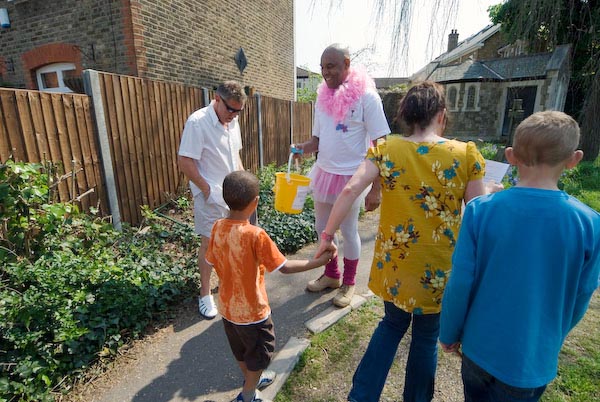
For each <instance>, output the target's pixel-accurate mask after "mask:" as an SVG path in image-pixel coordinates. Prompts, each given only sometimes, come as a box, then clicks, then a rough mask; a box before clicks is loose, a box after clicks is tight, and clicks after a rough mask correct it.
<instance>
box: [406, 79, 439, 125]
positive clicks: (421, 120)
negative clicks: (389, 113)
mask: <svg viewBox="0 0 600 402" xmlns="http://www.w3.org/2000/svg"><path fill="white" fill-rule="evenodd" d="M445 108H446V96H445V94H444V87H443V86H442V85H440V84H438V83H437V82H433V81H423V82H420V83H417V84H415V85H413V86H412V87H411V88H410V89H409V90H408V93H407V94H406V95H405V96H404V98H402V101H400V107H399V108H398V116H399V117H400V119H402V120H403V121H404V122H405V123H406V125H407V126H408V127H409V128H410V131H411V132H412V131H413V130H414V128H415V126H419V127H420V128H421V129H424V128H425V127H427V126H428V125H429V124H430V123H431V121H432V120H433V118H434V117H435V115H436V114H438V113H439V112H440V111H441V110H444V109H445Z"/></svg>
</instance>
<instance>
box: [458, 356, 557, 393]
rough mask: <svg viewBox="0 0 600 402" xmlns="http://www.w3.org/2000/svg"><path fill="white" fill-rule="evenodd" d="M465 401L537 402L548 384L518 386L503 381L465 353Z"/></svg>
mask: <svg viewBox="0 0 600 402" xmlns="http://www.w3.org/2000/svg"><path fill="white" fill-rule="evenodd" d="M462 378H463V385H464V390H465V402H537V401H538V400H539V399H540V397H541V396H542V394H543V393H544V390H545V389H546V386H545V385H543V386H541V387H538V388H517V387H513V386H512V385H508V384H506V383H503V382H502V381H500V380H498V379H496V378H495V377H493V376H492V375H490V374H489V373H488V372H487V371H485V370H484V369H482V368H481V367H479V366H478V365H477V364H475V362H473V360H471V359H469V358H468V357H467V356H464V355H463V360H462Z"/></svg>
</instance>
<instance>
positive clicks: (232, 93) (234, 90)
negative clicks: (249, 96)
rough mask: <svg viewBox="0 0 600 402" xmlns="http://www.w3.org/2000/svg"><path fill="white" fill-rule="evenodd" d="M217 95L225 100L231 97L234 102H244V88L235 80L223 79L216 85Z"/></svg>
mask: <svg viewBox="0 0 600 402" xmlns="http://www.w3.org/2000/svg"><path fill="white" fill-rule="evenodd" d="M217 95H219V96H220V97H221V99H225V100H226V101H228V100H230V99H232V100H234V101H236V102H240V103H244V102H246V93H245V92H244V88H242V86H241V85H240V83H239V82H237V81H225V82H224V83H222V84H221V85H219V86H218V87H217Z"/></svg>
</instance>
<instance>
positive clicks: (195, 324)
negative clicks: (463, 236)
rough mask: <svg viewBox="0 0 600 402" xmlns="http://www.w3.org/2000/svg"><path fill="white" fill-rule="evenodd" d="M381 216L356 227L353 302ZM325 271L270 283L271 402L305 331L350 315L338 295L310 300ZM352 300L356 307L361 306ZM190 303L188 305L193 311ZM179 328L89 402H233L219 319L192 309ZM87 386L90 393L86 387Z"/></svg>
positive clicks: (362, 290)
mask: <svg viewBox="0 0 600 402" xmlns="http://www.w3.org/2000/svg"><path fill="white" fill-rule="evenodd" d="M378 218H379V215H378V212H371V213H367V214H365V216H364V217H363V219H362V220H361V222H360V225H359V226H360V234H361V239H362V242H363V246H362V250H363V252H362V256H361V259H360V263H359V268H358V276H357V292H356V293H357V294H358V295H361V294H367V292H368V290H367V279H368V276H369V270H370V264H371V260H372V258H373V245H374V238H375V235H376V230H377V222H378ZM315 250H316V245H310V246H307V247H305V248H303V249H302V250H300V251H299V252H298V253H297V254H295V255H290V256H288V258H290V259H294V258H309V257H310V256H312V255H313V254H314V252H315ZM321 272H322V268H319V269H317V270H314V271H309V272H305V273H301V274H295V275H285V274H281V273H274V274H271V275H267V277H266V283H267V293H268V295H269V300H270V303H271V308H272V311H273V321H274V323H275V334H276V338H277V345H276V353H277V355H276V357H275V360H274V361H273V363H272V364H271V366H270V369H274V370H275V371H277V372H278V376H279V377H280V379H279V380H278V381H276V382H275V383H274V384H273V385H271V386H270V387H268V388H266V389H265V390H264V391H263V395H265V397H269V398H274V396H275V394H276V392H277V391H278V390H279V388H280V387H281V386H282V385H283V383H284V381H285V378H287V375H288V374H289V371H290V370H291V369H292V368H293V366H294V364H295V363H296V362H297V358H298V356H299V354H300V353H302V351H303V350H304V349H305V348H306V346H308V344H309V340H308V338H309V337H310V331H309V330H308V329H307V327H306V323H307V322H308V323H309V325H310V326H311V330H312V331H313V332H314V331H319V330H321V329H323V328H324V327H326V326H328V325H331V324H333V323H334V322H335V321H336V320H337V319H339V318H340V317H341V316H343V314H344V313H347V312H348V311H349V310H350V309H349V308H347V309H346V310H344V311H340V310H343V309H337V308H335V307H333V305H332V303H331V299H332V298H333V296H334V295H335V291H329V292H327V291H325V292H321V293H310V292H307V291H306V290H305V287H306V283H307V282H308V281H309V280H311V279H315V278H316V277H318V276H319V275H320V274H321ZM361 299H362V298H361V297H356V298H355V300H354V301H353V304H360V302H361ZM192 303H193V304H192ZM188 304H189V305H190V306H189V308H188V309H187V310H186V311H187V313H184V314H183V317H179V319H178V320H176V321H175V322H176V324H175V325H173V326H171V327H169V328H167V329H165V330H164V331H161V332H160V333H159V334H157V335H156V337H155V339H153V340H152V341H151V342H148V343H147V344H146V345H142V346H141V348H142V349H141V351H139V350H138V351H137V352H136V357H135V359H133V360H132V361H131V362H129V363H127V364H126V365H125V367H126V368H125V369H121V370H120V371H119V370H117V371H113V372H112V373H111V371H109V372H108V373H107V376H111V375H112V376H115V377H117V378H111V379H110V381H100V382H101V383H105V384H108V385H104V386H102V387H97V388H95V389H94V390H91V392H89V393H90V394H91V395H87V396H86V398H87V400H88V401H90V402H171V401H172V402H180V401H186V402H187V401H202V402H213V401H214V402H228V401H230V400H231V399H233V398H235V396H236V395H237V393H238V392H239V391H240V388H241V385H242V380H243V378H242V375H241V372H240V370H239V367H238V365H237V363H236V362H235V359H234V358H233V356H232V354H231V351H230V349H229V345H228V343H227V339H226V337H225V334H224V331H223V325H222V322H221V319H220V317H217V318H216V319H214V320H210V321H209V320H204V319H202V318H201V317H200V315H199V314H198V313H197V310H196V309H195V301H190V302H189V303H188ZM91 386H92V385H90V387H91Z"/></svg>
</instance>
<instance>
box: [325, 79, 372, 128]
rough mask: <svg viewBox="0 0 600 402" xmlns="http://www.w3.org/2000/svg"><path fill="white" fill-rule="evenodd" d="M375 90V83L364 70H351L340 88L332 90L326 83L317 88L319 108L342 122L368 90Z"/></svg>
mask: <svg viewBox="0 0 600 402" xmlns="http://www.w3.org/2000/svg"><path fill="white" fill-rule="evenodd" d="M368 89H375V82H374V81H373V79H372V78H371V77H369V75H368V74H367V71H366V70H365V69H364V68H362V67H358V68H351V69H350V72H349V74H348V77H347V78H346V81H344V82H343V83H342V84H341V85H340V86H339V87H337V88H335V89H331V88H329V87H328V86H327V83H326V82H325V81H323V82H321V84H319V87H318V88H317V108H319V110H321V111H323V112H325V113H326V114H328V115H329V116H331V117H333V118H334V120H335V121H336V122H342V121H343V120H344V117H346V113H347V112H348V110H349V109H350V107H351V106H352V105H353V104H354V103H355V102H356V101H357V100H358V99H359V98H360V97H361V96H362V95H363V94H364V93H365V92H366V91H367V90H368Z"/></svg>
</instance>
